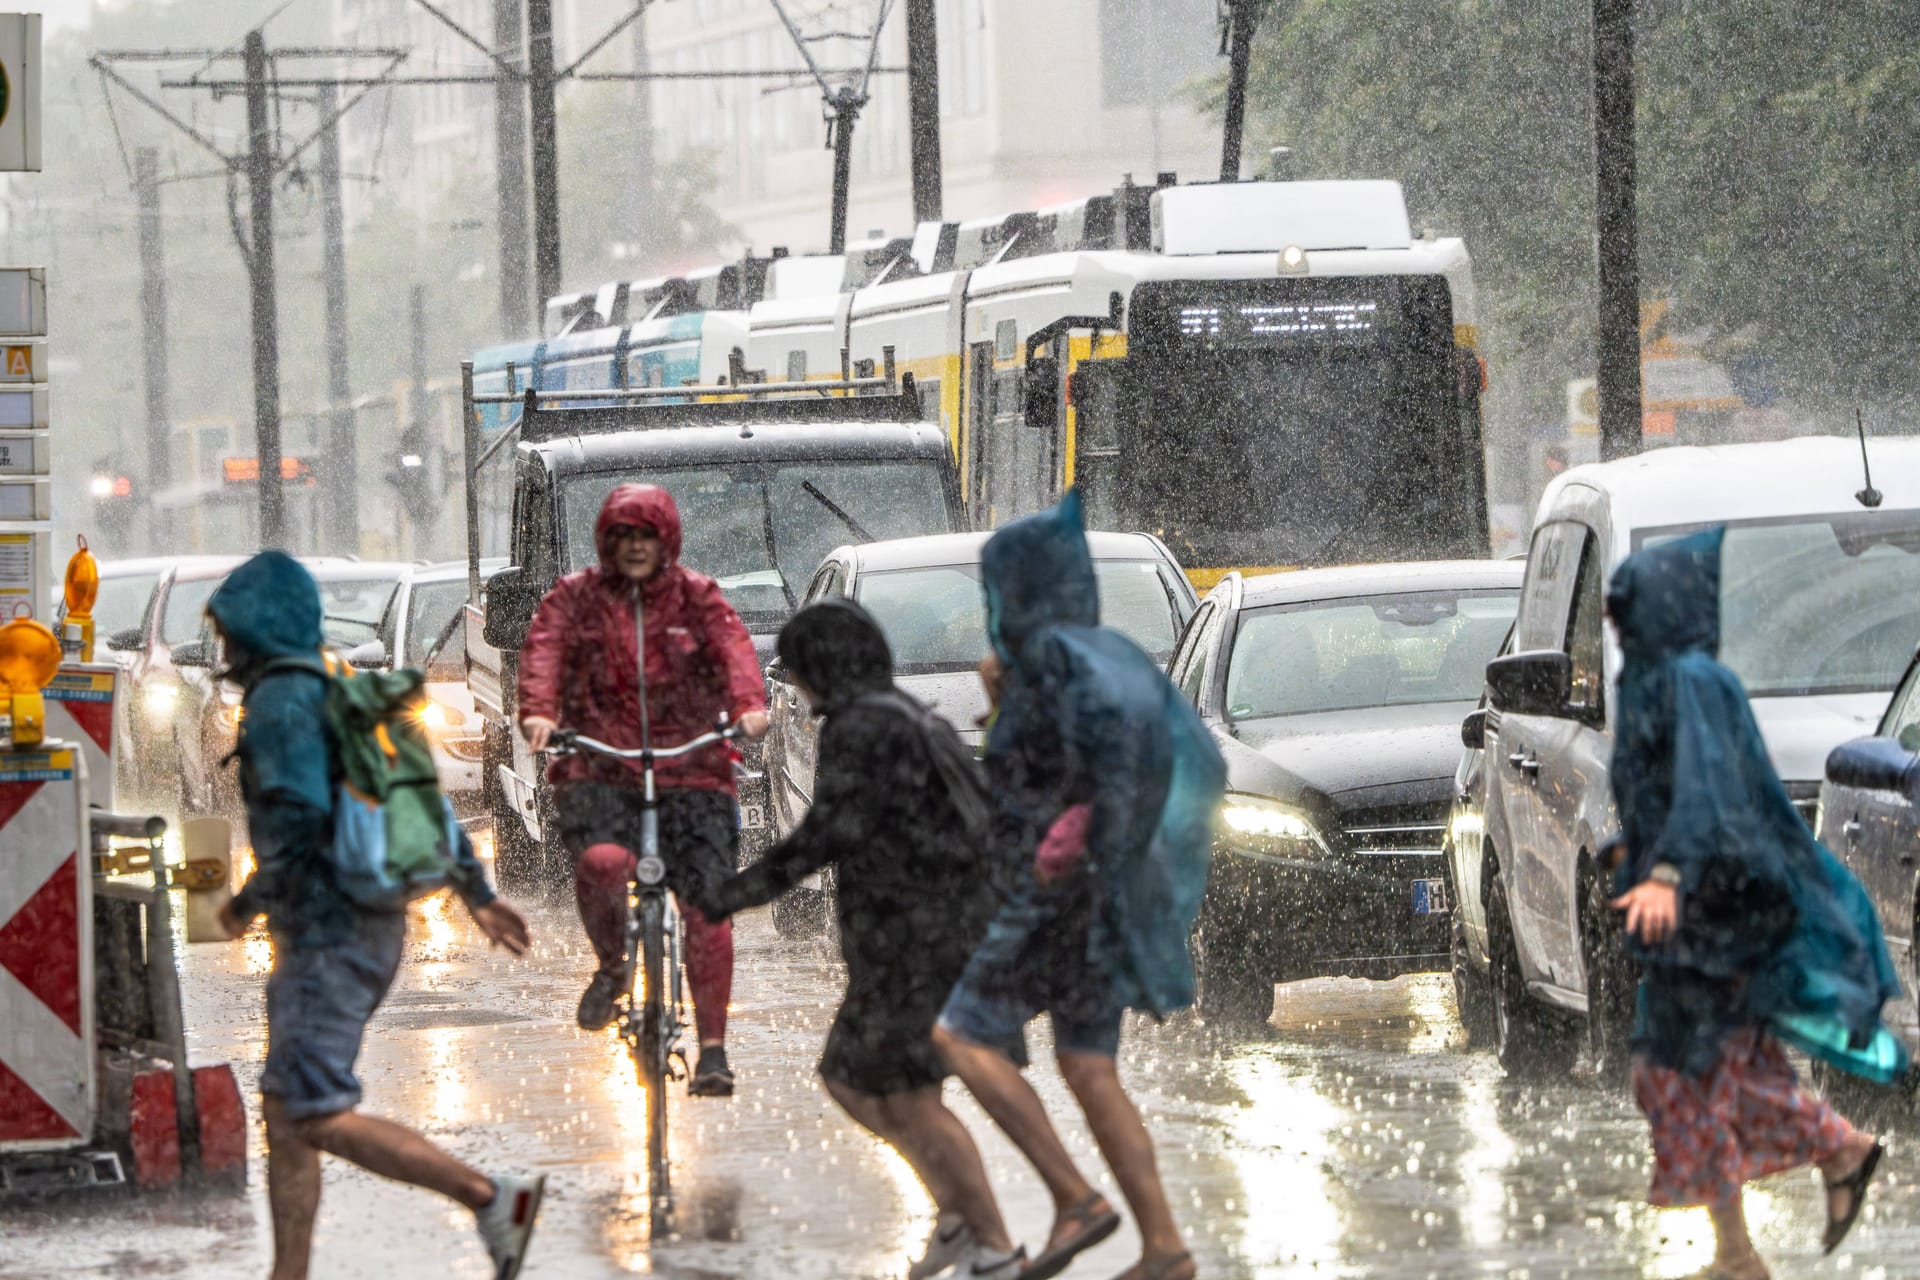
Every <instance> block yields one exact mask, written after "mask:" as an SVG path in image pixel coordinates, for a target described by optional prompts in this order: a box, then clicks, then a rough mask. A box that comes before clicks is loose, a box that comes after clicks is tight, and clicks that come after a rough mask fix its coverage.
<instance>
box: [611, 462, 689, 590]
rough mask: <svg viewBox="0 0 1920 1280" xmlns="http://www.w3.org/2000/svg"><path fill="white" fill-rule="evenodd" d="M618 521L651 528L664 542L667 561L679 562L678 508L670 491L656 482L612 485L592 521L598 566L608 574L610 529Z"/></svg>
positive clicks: (639, 527) (630, 525)
mask: <svg viewBox="0 0 1920 1280" xmlns="http://www.w3.org/2000/svg"><path fill="white" fill-rule="evenodd" d="M620 525H626V526H628V527H630V528H634V529H641V528H646V529H652V530H653V531H654V532H655V533H657V534H659V535H660V541H661V542H662V543H664V544H666V549H667V564H668V565H669V566H671V565H675V564H678V563H679V562H680V508H679V507H677V506H675V505H674V501H673V495H672V494H670V493H668V492H667V491H666V490H665V489H662V488H661V487H660V486H659V485H657V484H620V485H615V486H614V487H613V492H612V493H609V494H608V495H607V500H606V501H605V502H603V503H601V504H600V515H599V518H598V519H596V520H595V521H594V522H593V545H594V546H595V547H597V548H599V551H600V567H601V569H603V570H604V571H606V572H607V573H609V574H612V573H616V572H617V570H616V569H615V568H614V566H613V531H614V529H616V528H617V527H619V526H620Z"/></svg>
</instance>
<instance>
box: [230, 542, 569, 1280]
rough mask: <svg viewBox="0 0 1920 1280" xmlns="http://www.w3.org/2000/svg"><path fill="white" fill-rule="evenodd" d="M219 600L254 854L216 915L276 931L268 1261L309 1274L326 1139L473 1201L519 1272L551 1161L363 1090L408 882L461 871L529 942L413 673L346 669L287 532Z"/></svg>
mask: <svg viewBox="0 0 1920 1280" xmlns="http://www.w3.org/2000/svg"><path fill="white" fill-rule="evenodd" d="M207 612H208V614H209V615H211V617H212V619H213V622H214V626H215V628H216V631H217V634H218V637H219V640H220V644H221V646H222V649H223V652H224V658H225V665H226V670H225V672H224V673H223V674H224V677H225V678H226V679H228V680H231V681H233V682H234V683H236V684H238V685H239V686H240V687H241V688H242V689H243V690H245V700H244V702H243V703H242V706H243V708H244V715H243V719H242V721H241V731H240V742H239V746H238V748H237V749H236V751H235V755H236V757H237V758H238V761H239V767H240V789H241V794H242V795H243V796H244V798H245V800H246V807H247V828H248V832H249V836H250V839H251V841H252V844H253V852H254V863H255V869H254V871H253V873H252V874H251V875H250V876H249V877H248V878H247V882H246V883H245V884H244V885H243V886H241V888H240V891H239V892H238V893H236V894H235V895H234V896H233V900H232V902H231V903H229V904H228V905H227V906H226V907H225V908H223V910H222V913H221V914H222V925H223V927H224V928H225V929H226V931H227V934H228V935H229V936H230V937H236V938H237V937H239V936H240V935H241V934H243V933H245V932H246V930H247V929H248V928H249V927H250V926H251V925H252V923H253V921H254V919H255V918H256V917H258V916H260V915H263V914H264V915H265V916H266V918H267V926H268V929H269V930H270V931H271V933H272V935H273V942H274V966H273V975H272V977H271V978H269V979H268V982H267V1061H266V1066H265V1068H264V1069H263V1070H262V1071H261V1075H260V1092H261V1094H262V1096H263V1100H264V1102H263V1109H264V1111H265V1113H266V1124H267V1145H268V1157H267V1188H268V1199H269V1201H270V1202H271V1205H272V1210H273V1237H274V1264H273V1280H303V1278H304V1277H305V1276H306V1274H307V1267H308V1260H309V1254H310V1252H311V1249H312V1243H313V1224H314V1218H315V1215H316V1213H317V1211H318V1208H319V1202H320V1154H321V1153H322V1152H326V1153H328V1154H330V1155H334V1156H337V1157H339V1158H341V1159H343V1160H350V1161H352V1162H353V1163H355V1164H357V1165H359V1166H360V1167H362V1168H364V1169H367V1170H370V1171H372V1172H374V1173H378V1174H381V1175H383V1176H385V1177H389V1178H393V1179H395V1180H397V1181H400V1182H406V1183H410V1184H412V1185H414V1186H418V1187H425V1188H427V1189H429V1190H433V1191H438V1192H440V1193H441V1194H442V1195H445V1196H448V1197H449V1198H451V1199H453V1200H456V1201H458V1202H459V1203H461V1204H463V1205H465V1206H467V1207H468V1208H469V1209H471V1210H473V1212H474V1215H475V1218H476V1220H477V1225H478V1228H479V1232H480V1236H481V1238H482V1241H483V1242H484V1243H485V1245H486V1248H487V1252H488V1255H489V1257H490V1258H491V1259H492V1262H493V1266H494V1275H495V1280H512V1277H514V1276H516V1275H518V1274H519V1271H520V1267H521V1264H522V1262H523V1261H524V1260H525V1257H526V1249H527V1241H528V1239H529V1237H530V1236H531V1235H532V1232H533V1224H534V1219H535V1217H536V1216H537V1214H538V1213H539V1209H540V1200H541V1196H542V1194H543V1192H544V1190H545V1179H544V1177H525V1176H514V1175H500V1176H492V1177H490V1176H488V1175H486V1174H483V1173H481V1172H480V1171H479V1170H477V1169H475V1168H473V1167H472V1166H470V1165H467V1164H465V1163H464V1162H462V1161H460V1160H458V1159H456V1158H455V1157H453V1156H452V1155H450V1154H448V1153H447V1152H445V1151H443V1150H441V1149H440V1148H439V1147H437V1146H435V1145H434V1144H433V1143H432V1142H430V1141H428V1140H427V1139H426V1138H425V1137H424V1136H423V1135H421V1134H419V1133H416V1132H414V1131H413V1130H411V1129H408V1128H405V1127H404V1126H402V1125H398V1124H395V1123H393V1122H392V1121H389V1120H383V1119H379V1118H377V1117H374V1116H368V1115H362V1114H360V1113H359V1112H358V1111H357V1110H356V1108H357V1107H358V1106H359V1103H360V1097H361V1090H360V1082H359V1080H358V1079H356V1078H355V1076H354V1072H353V1068H354V1060H355V1058H356V1057H358V1055H359V1051H360V1042H361V1039H362V1038H363V1036H364V1035H365V1032H366V1026H367V1021H368V1019H370V1018H371V1017H372V1016H373V1013H374V1010H375V1009H377V1008H378V1007H379V1005H380V1002H381V1000H382V999H383V998H384V997H385V996H386V993H387V989H388V988H389V986H391V985H392V982H393V979H394V975H395V973H396V972H397V971H398V969H399V966H400V957H401V953H402V951H403V949H404V946H405V941H406V905H407V903H408V902H409V901H410V900H412V899H413V898H416V897H420V896H423V895H425V894H426V893H429V892H433V891H435V890H437V889H439V888H442V887H448V888H451V889H453V891H454V892H455V893H457V894H458V895H459V896H460V898H461V900H462V901H464V902H465V903H466V905H467V909H468V910H469V911H470V912H471V913H472V914H473V918H474V921H475V923H477V924H478V925H479V927H480V930H481V932H482V933H484V934H485V935H486V936H487V938H488V940H489V941H491V942H493V943H495V944H498V945H501V946H504V947H506V948H507V950H508V951H510V952H511V953H513V954H514V955H522V954H524V953H525V952H526V949H527V945H528V937H527V922H526V919H525V918H524V917H523V916H522V915H521V914H520V912H519V911H518V910H516V909H515V908H514V907H513V906H512V905H511V904H510V903H508V902H506V901H505V900H504V899H501V898H498V897H496V896H495V895H494V892H493V889H492V887H491V886H490V885H488V883H487V878H486V873H485V872H484V871H483V870H482V869H481V867H480V865H479V863H478V862H477V861H476V860H475V859H474V856H473V846H472V844H471V843H470V842H469V841H468V839H467V837H466V833H465V832H464V831H462V830H461V829H460V826H459V824H458V823H457V822H454V821H453V820H452V811H451V809H449V808H448V807H447V805H446V800H445V797H443V796H442V795H441V793H440V788H439V784H438V782H437V780H436V779H435V777H434V774H433V763H432V757H431V755H430V754H429V753H428V751H427V747H426V743H425V741H424V739H423V738H422V736H421V730H420V727H419V724H418V722H417V720H416V718H415V717H416V715H417V712H418V709H419V707H420V705H421V698H422V694H421V691H420V683H421V681H420V675H419V673H418V672H412V671H402V672H394V673H391V674H380V673H351V672H348V671H347V670H346V668H345V667H344V664H341V663H339V662H338V661H337V659H333V658H331V657H330V656H328V655H325V654H323V653H322V651H321V643H322V637H321V627H320V622H321V606H320V591H319V588H318V587H317V586H316V585H315V583H314V580H313V577H312V575H311V574H309V573H308V572H307V571H306V569H304V568H303V567H302V566H301V565H300V563H299V562H298V561H297V560H294V559H293V558H292V557H291V556H288V555H286V554H285V553H283V552H279V551H265V552H262V553H261V554H259V555H257V556H255V557H254V558H253V559H251V560H249V561H247V562H246V563H245V564H243V565H241V566H240V567H239V568H238V569H236V570H234V571H233V573H232V574H231V575H229V576H228V578H227V580H226V581H225V582H224V583H222V584H221V586H220V588H219V589H218V590H217V591H215V592H214V594H213V598H212V599H211V600H210V601H209V602H208V605H207Z"/></svg>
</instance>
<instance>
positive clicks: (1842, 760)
mask: <svg viewBox="0 0 1920 1280" xmlns="http://www.w3.org/2000/svg"><path fill="white" fill-rule="evenodd" d="M1827 781H1828V782H1831V783H1832V784H1833V785H1834V786H1836V787H1852V788H1854V789H1856V790H1859V791H1890V792H1893V793H1894V794H1896V795H1903V796H1906V797H1907V798H1908V799H1910V800H1912V801H1914V802H1915V803H1920V756H1916V755H1915V754H1914V753H1913V752H1911V751H1909V750H1907V749H1906V748H1905V747H1903V746H1901V745H1900V744H1899V743H1898V742H1896V741H1894V740H1893V739H1892V738H1855V739H1854V740H1853V741H1852V742H1843V743H1841V744H1840V745H1839V746H1837V747H1835V748H1834V749H1833V753H1832V754H1831V755H1829V756H1828V757H1827Z"/></svg>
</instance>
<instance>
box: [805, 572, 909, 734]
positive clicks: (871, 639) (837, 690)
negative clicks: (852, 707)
mask: <svg viewBox="0 0 1920 1280" xmlns="http://www.w3.org/2000/svg"><path fill="white" fill-rule="evenodd" d="M779 653H780V661H782V662H784V663H785V664H786V666H787V670H788V671H790V672H792V673H793V674H794V675H795V676H796V677H798V678H799V679H800V680H802V681H804V682H805V683H806V686H807V688H809V689H811V690H813V693H814V696H815V697H816V698H817V699H819V701H818V702H816V703H815V704H814V708H813V709H814V713H815V714H816V715H832V714H833V713H834V712H835V711H837V710H839V709H840V708H841V707H844V706H845V705H846V704H847V703H849V702H851V701H853V700H854V699H855V698H857V697H859V696H860V695H862V694H866V693H883V692H885V691H886V690H888V689H891V688H892V687H893V651H892V650H891V649H889V648H888V647H887V638H886V637H885V636H884V635H882V634H881V633H880V628H879V626H878V624H876V623H875V622H874V620H873V618H872V616H871V615H870V614H868V613H867V611H866V610H865V609H862V608H861V607H860V606H859V605H857V604H855V603H853V602H852V601H851V600H823V601H821V602H820V603H819V604H810V605H808V606H807V607H806V608H804V609H802V610H801V611H800V612H798V613H796V614H794V615H793V617H792V618H790V619H788V621H787V625H786V626H784V627H782V628H780V641H779Z"/></svg>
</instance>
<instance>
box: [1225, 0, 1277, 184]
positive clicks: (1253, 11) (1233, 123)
mask: <svg viewBox="0 0 1920 1280" xmlns="http://www.w3.org/2000/svg"><path fill="white" fill-rule="evenodd" d="M1223 2H1224V3H1225V5H1226V14H1225V26H1226V29H1225V30H1224V31H1222V32H1221V33H1220V37H1221V43H1222V49H1221V52H1223V53H1225V54H1226V55H1227V119H1226V127H1225V129H1224V130H1223V132H1222V135H1221V140H1220V181H1222V182H1238V181H1240V152H1241V148H1242V146H1243V143H1242V138H1243V136H1244V135H1245V132H1246V126H1247V72H1248V69H1249V68H1250V67H1251V66H1252V64H1253V30H1254V28H1255V27H1257V26H1259V25H1260V13H1261V11H1262V10H1263V9H1265V8H1266V0H1223Z"/></svg>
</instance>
